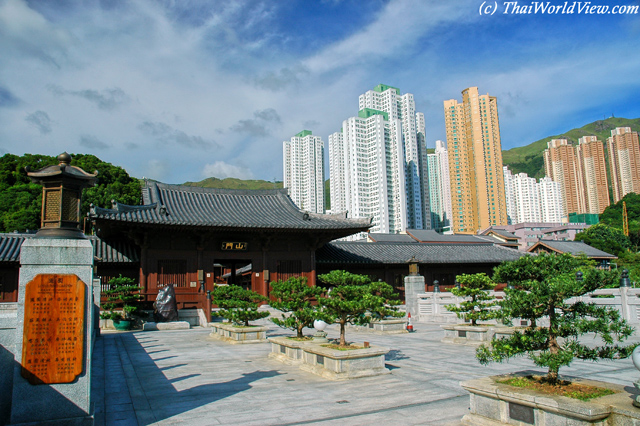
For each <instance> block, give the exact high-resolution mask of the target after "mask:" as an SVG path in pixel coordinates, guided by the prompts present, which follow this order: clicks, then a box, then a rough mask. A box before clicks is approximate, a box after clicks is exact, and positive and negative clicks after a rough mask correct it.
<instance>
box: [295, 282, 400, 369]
mask: <svg viewBox="0 0 640 426" xmlns="http://www.w3.org/2000/svg"><path fill="white" fill-rule="evenodd" d="M318 278H319V280H320V281H322V282H323V283H325V284H327V285H328V286H330V289H327V290H326V291H325V293H324V296H320V297H319V298H318V303H319V304H320V306H321V307H322V309H323V311H324V315H326V318H327V319H330V320H329V322H331V321H336V322H337V323H338V324H340V339H339V341H338V343H337V344H314V343H313V342H311V343H309V344H306V345H304V347H303V348H302V352H303V354H302V364H301V365H300V368H301V369H303V370H305V371H310V372H312V373H314V374H318V375H320V376H323V377H326V378H329V379H332V380H342V379H351V378H356V377H366V376H374V375H379V374H386V373H389V370H388V369H387V368H385V364H384V356H385V354H387V353H388V352H389V349H388V348H382V347H375V346H368V344H365V345H362V346H357V345H352V344H348V343H347V340H346V337H345V328H346V327H345V326H346V324H360V325H363V324H368V323H369V322H370V321H371V320H372V319H373V318H380V317H385V316H388V315H391V316H401V315H404V314H403V313H399V312H397V308H396V307H395V305H397V304H399V302H398V301H397V300H395V299H394V296H395V295H394V294H393V289H392V287H391V286H390V285H388V284H386V283H383V282H371V280H370V279H369V277H367V276H364V275H357V274H352V273H349V272H346V271H331V272H330V273H328V274H324V275H319V276H318Z"/></svg>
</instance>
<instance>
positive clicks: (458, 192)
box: [444, 87, 507, 234]
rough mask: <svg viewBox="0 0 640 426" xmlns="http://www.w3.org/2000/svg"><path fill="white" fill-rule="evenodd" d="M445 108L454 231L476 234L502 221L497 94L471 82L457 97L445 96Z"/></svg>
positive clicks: (500, 151)
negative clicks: (492, 94) (480, 90)
mask: <svg viewBox="0 0 640 426" xmlns="http://www.w3.org/2000/svg"><path fill="white" fill-rule="evenodd" d="M444 114H445V125H446V132H447V150H448V154H449V176H450V181H451V182H450V184H451V206H452V210H453V212H452V217H451V225H452V229H453V231H454V232H455V233H463V234H475V233H476V231H477V230H479V229H485V228H488V227H489V226H493V225H506V224H507V208H506V201H505V193H504V177H503V171H502V145H501V142H500V124H499V120H498V101H497V99H496V98H495V97H494V96H489V95H488V94H487V95H479V94H478V88H477V87H470V88H468V89H465V90H464V91H463V92H462V103H459V102H458V101H456V100H454V99H451V100H448V101H444Z"/></svg>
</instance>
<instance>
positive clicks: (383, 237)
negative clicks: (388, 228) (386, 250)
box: [369, 233, 417, 243]
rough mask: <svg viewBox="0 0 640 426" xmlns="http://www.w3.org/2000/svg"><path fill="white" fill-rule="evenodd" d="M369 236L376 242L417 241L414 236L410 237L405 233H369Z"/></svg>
mask: <svg viewBox="0 0 640 426" xmlns="http://www.w3.org/2000/svg"><path fill="white" fill-rule="evenodd" d="M369 238H371V239H372V240H373V241H376V242H383V241H384V242H398V243H417V241H416V240H415V239H414V238H411V236H409V235H407V234H380V233H370V234H369Z"/></svg>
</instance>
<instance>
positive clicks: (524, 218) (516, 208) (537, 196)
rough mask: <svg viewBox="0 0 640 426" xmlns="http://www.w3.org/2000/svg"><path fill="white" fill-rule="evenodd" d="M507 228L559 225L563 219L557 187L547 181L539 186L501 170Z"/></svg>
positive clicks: (529, 179) (546, 179)
mask: <svg viewBox="0 0 640 426" xmlns="http://www.w3.org/2000/svg"><path fill="white" fill-rule="evenodd" d="M503 171H504V186H505V196H506V200H507V215H508V218H509V225H515V224H518V223H525V222H545V223H550V222H561V221H562V216H563V215H564V213H563V210H562V208H563V207H562V204H563V203H562V196H561V194H560V185H559V184H558V183H556V182H554V181H552V180H551V178H549V177H544V178H542V179H540V182H536V180H535V179H534V178H532V177H529V176H528V175H527V174H526V173H518V174H516V175H514V174H512V173H511V171H510V170H509V168H508V167H507V166H504V167H503Z"/></svg>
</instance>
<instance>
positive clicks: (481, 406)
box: [460, 371, 640, 426]
mask: <svg viewBox="0 0 640 426" xmlns="http://www.w3.org/2000/svg"><path fill="white" fill-rule="evenodd" d="M529 374H540V373H539V372H533V371H523V372H519V373H516V375H519V376H525V375H529ZM504 377H507V376H493V377H485V378H482V379H476V380H469V381H466V382H462V383H460V385H461V386H462V387H463V388H464V389H465V390H467V391H468V392H470V393H471V395H470V406H471V408H470V413H469V414H467V415H465V416H464V417H463V418H462V424H464V425H469V426H471V425H473V426H495V425H544V426H555V425H571V426H587V425H598V426H605V425H606V426H623V425H624V426H628V425H640V410H637V409H635V408H633V406H632V405H631V401H630V396H629V394H628V392H626V391H625V389H624V386H621V385H615V384H612V383H606V382H597V381H593V380H582V379H577V378H569V377H567V378H566V379H568V380H571V381H578V382H581V383H585V384H589V385H592V386H598V387H603V388H608V389H611V390H613V391H615V392H617V393H615V394H613V395H606V396H602V397H600V398H595V399H592V400H590V401H580V400H578V399H573V398H568V397H565V396H557V395H548V394H544V393H542V392H538V391H535V390H531V389H525V388H518V387H515V386H509V385H506V384H501V383H496V379H500V378H504Z"/></svg>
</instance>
